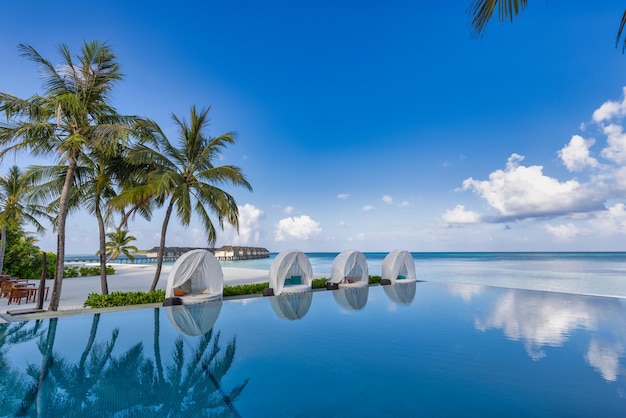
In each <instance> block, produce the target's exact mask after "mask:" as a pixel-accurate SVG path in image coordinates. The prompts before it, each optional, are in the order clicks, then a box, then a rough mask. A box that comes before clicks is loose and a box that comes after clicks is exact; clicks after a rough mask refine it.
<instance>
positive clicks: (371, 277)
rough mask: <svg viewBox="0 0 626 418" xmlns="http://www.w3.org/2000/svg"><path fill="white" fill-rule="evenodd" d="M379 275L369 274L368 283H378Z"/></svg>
mask: <svg viewBox="0 0 626 418" xmlns="http://www.w3.org/2000/svg"><path fill="white" fill-rule="evenodd" d="M380 279H381V277H380V276H370V279H369V284H380Z"/></svg>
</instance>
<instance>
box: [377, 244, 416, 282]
mask: <svg viewBox="0 0 626 418" xmlns="http://www.w3.org/2000/svg"><path fill="white" fill-rule="evenodd" d="M381 279H383V280H384V279H387V280H389V281H390V282H391V284H394V283H396V281H398V280H400V281H402V282H410V281H415V280H416V275H415V260H413V256H412V255H411V253H410V252H408V251H404V250H393V251H392V252H390V253H389V254H387V256H386V257H385V259H384V260H383V268H382V277H381Z"/></svg>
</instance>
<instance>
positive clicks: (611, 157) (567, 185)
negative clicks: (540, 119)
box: [441, 87, 626, 241]
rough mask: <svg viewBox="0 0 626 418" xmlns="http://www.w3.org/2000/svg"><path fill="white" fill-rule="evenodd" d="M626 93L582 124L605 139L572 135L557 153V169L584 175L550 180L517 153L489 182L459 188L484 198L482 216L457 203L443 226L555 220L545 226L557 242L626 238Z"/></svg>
mask: <svg viewBox="0 0 626 418" xmlns="http://www.w3.org/2000/svg"><path fill="white" fill-rule="evenodd" d="M623 94H624V97H623V98H622V100H621V101H610V100H609V101H607V102H605V103H603V104H602V105H601V106H600V107H599V108H597V109H596V110H595V111H594V112H593V115H592V120H591V123H590V125H589V126H586V124H582V125H581V126H582V128H585V127H587V128H591V127H593V128H595V129H596V130H597V133H598V136H599V137H601V138H602V139H603V140H598V139H596V138H585V137H583V136H582V135H572V137H571V138H570V140H569V142H568V143H567V144H565V145H564V146H563V147H562V148H561V149H560V150H557V151H556V155H557V157H558V163H559V165H561V166H563V167H565V168H566V169H567V171H568V172H569V173H576V174H577V175H579V176H581V177H571V178H565V179H559V178H557V177H553V176H549V175H547V174H546V173H545V172H544V167H543V166H541V165H524V164H523V161H524V156H523V155H521V154H517V153H513V154H511V156H510V157H509V158H508V160H507V162H506V164H505V166H504V168H501V169H496V170H494V171H493V172H491V174H489V177H488V179H486V180H481V179H475V178H473V177H470V178H467V179H465V180H464V181H463V183H462V187H461V188H460V189H458V190H459V191H470V192H473V193H474V194H476V195H477V196H478V197H480V199H481V200H482V201H484V202H485V203H486V205H487V209H486V210H485V211H484V212H483V213H480V212H476V211H473V210H471V209H468V208H466V207H465V205H462V204H459V205H456V207H455V208H454V209H450V210H447V211H445V212H444V213H443V214H442V215H441V219H442V220H443V222H445V224H446V225H459V226H462V225H469V224H477V223H498V222H512V221H521V220H540V221H544V222H547V221H552V222H554V221H556V222H555V223H553V224H545V225H544V228H545V231H546V233H547V234H548V235H549V236H551V237H552V238H553V239H554V240H555V241H569V240H573V239H575V238H577V237H581V236H587V235H593V236H614V235H626V210H625V209H626V207H625V206H624V202H623V200H624V199H626V133H624V119H625V118H626V87H625V88H624V89H623ZM597 148H599V149H597ZM557 168H558V167H557ZM620 200H621V201H620ZM559 219H561V222H558V220H559Z"/></svg>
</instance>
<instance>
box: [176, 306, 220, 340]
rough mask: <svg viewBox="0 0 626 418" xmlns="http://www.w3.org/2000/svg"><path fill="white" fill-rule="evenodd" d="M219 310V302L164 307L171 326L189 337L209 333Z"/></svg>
mask: <svg viewBox="0 0 626 418" xmlns="http://www.w3.org/2000/svg"><path fill="white" fill-rule="evenodd" d="M221 310H222V301H221V300H218V301H214V302H207V303H194V304H191V305H181V306H166V307H165V311H166V312H167V316H168V317H169V319H170V322H171V323H172V326H173V327H174V328H176V330H177V331H178V332H180V333H181V334H185V335H190V336H195V335H203V334H206V333H207V332H209V331H211V328H213V325H215V321H217V318H218V317H219V316H220V311H221Z"/></svg>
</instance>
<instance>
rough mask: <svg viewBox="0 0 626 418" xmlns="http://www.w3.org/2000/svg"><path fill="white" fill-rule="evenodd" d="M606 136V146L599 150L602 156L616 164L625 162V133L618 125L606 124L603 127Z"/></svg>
mask: <svg viewBox="0 0 626 418" xmlns="http://www.w3.org/2000/svg"><path fill="white" fill-rule="evenodd" d="M603 131H604V133H605V134H606V136H607V139H606V143H607V146H606V147H605V148H604V149H603V150H602V151H601V152H600V155H602V156H603V157H604V158H606V159H607V160H609V161H613V162H615V163H618V164H624V163H626V134H624V132H623V128H622V127H621V126H619V125H614V124H611V125H608V126H605V127H604V128H603Z"/></svg>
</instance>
